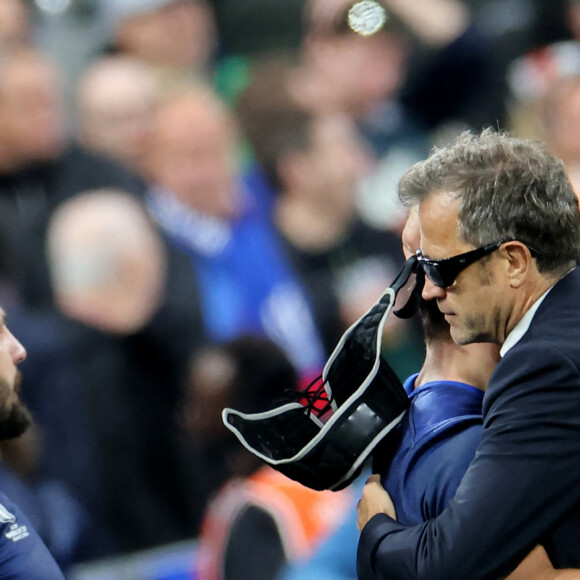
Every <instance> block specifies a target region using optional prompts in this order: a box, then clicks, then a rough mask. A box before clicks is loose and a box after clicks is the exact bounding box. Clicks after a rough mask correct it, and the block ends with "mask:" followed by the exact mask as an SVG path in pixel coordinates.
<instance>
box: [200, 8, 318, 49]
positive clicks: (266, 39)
mask: <svg viewBox="0 0 580 580" xmlns="http://www.w3.org/2000/svg"><path fill="white" fill-rule="evenodd" d="M305 1H306V0H284V2H271V1H270V0H244V2H240V1H239V0H209V2H210V3H211V4H212V5H213V7H214V10H215V14H216V20H217V24H218V30H219V36H220V47H221V53H222V54H223V55H226V56H231V55H238V56H239V55H242V56H243V57H244V58H248V59H250V60H253V59H254V58H259V57H261V56H264V55H265V54H268V53H270V52H272V51H278V50H297V49H298V47H299V46H300V41H301V39H302V12H303V8H304V4H305Z"/></svg>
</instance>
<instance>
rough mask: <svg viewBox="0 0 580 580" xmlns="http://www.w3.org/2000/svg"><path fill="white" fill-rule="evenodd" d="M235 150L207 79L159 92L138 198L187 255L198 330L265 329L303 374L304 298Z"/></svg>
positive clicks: (234, 137) (310, 346)
mask: <svg viewBox="0 0 580 580" xmlns="http://www.w3.org/2000/svg"><path fill="white" fill-rule="evenodd" d="M238 153H239V151H238V133H237V129H236V125H235V122H234V118H233V116H232V115H231V114H230V113H229V111H228V110H227V109H226V108H225V107H224V106H223V104H221V102H220V101H219V100H218V99H217V97H216V96H215V94H214V93H213V92H212V91H211V90H210V89H207V88H203V87H201V86H198V87H193V88H191V89H190V90H187V91H184V92H183V93H180V94H176V95H174V96H172V97H170V98H168V100H167V101H166V102H164V103H163V104H162V105H161V107H160V110H159V113H158V115H157V118H156V120H155V123H154V128H153V133H152V139H151V150H150V156H149V162H150V166H149V167H150V169H149V174H150V175H151V176H152V179H153V181H154V183H155V185H154V187H153V188H152V189H151V190H150V192H149V195H148V206H149V209H150V211H151V213H152V215H153V216H154V218H155V219H156V220H157V222H158V223H159V225H160V226H161V228H162V230H163V231H164V232H165V234H166V235H167V237H168V238H169V239H170V241H171V242H172V243H173V244H174V245H175V246H177V247H179V248H181V249H182V250H183V251H184V252H185V253H186V254H187V255H188V256H189V259H190V261H191V268H192V271H193V272H194V274H195V279H196V281H197V289H198V291H199V295H200V297H201V304H202V312H203V322H204V326H205V330H206V336H207V337H208V338H209V339H211V340H225V339H229V338H234V337H235V336H237V335H239V334H241V333H245V332H251V333H256V334H262V335H267V336H269V337H270V338H272V339H273V340H275V341H276V342H277V343H278V344H280V345H281V346H282V347H283V348H284V349H285V351H286V352H287V353H288V355H289V356H290V358H291V360H292V362H293V363H294V364H295V365H296V367H297V368H298V369H299V371H300V373H301V374H302V375H303V376H304V377H305V378H307V377H310V378H313V376H314V375H316V374H317V373H318V372H319V371H320V369H321V368H322V365H323V363H324V352H323V348H322V345H321V343H320V340H319V337H318V333H317V329H316V327H315V325H314V321H313V318H312V314H311V311H310V308H309V304H308V302H307V298H306V296H305V293H304V291H303V289H302V287H301V285H300V282H299V280H298V278H297V277H296V275H295V273H294V272H293V271H292V268H291V266H290V265H289V263H287V260H286V259H285V256H284V254H283V252H282V250H281V248H280V246H279V243H278V238H277V236H276V234H275V232H274V231H273V229H272V227H271V223H270V221H269V216H268V215H267V214H266V212H265V210H264V207H263V206H262V205H261V203H260V199H259V196H257V195H256V192H255V191H253V190H250V189H249V188H248V187H247V186H246V185H245V184H244V183H243V180H242V179H241V178H240V172H239V156H238Z"/></svg>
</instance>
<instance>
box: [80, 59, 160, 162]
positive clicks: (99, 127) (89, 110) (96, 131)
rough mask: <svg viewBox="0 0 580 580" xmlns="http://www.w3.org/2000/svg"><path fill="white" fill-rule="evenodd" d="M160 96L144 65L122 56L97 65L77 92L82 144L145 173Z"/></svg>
mask: <svg viewBox="0 0 580 580" xmlns="http://www.w3.org/2000/svg"><path fill="white" fill-rule="evenodd" d="M159 92H160V88H159V86H158V79H157V77H156V76H155V74H154V72H153V70H152V69H151V68H150V67H149V66H148V65H147V64H145V63H143V62H141V61H138V60H135V59H133V58H129V57H123V56H110V57H104V58H100V59H98V60H96V61H95V62H93V63H92V64H91V65H90V66H89V67H88V68H87V70H86V71H85V72H84V75H83V77H82V78H81V80H80V83H79V87H78V93H77V108H78V137H79V140H80V142H81V143H82V144H83V145H84V146H85V147H86V148H87V149H88V150H91V151H94V152H96V153H99V154H102V155H108V156H110V157H113V158H114V159H117V160H118V161H119V162H121V163H123V164H125V165H127V166H128V167H130V168H132V169H134V170H135V171H137V172H140V173H143V171H144V170H145V160H144V156H145V150H146V140H147V138H148V135H149V130H150V127H151V121H152V119H153V115H154V113H155V107H156V106H157V101H158V98H159Z"/></svg>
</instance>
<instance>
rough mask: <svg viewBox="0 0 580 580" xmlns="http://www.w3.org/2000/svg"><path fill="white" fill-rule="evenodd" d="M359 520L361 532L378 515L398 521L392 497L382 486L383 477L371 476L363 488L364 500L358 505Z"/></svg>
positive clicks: (358, 524)
mask: <svg viewBox="0 0 580 580" xmlns="http://www.w3.org/2000/svg"><path fill="white" fill-rule="evenodd" d="M357 510H358V519H357V527H358V529H359V530H361V531H362V529H363V528H364V527H365V525H366V523H367V522H368V521H369V520H370V519H371V518H372V517H373V516H374V515H376V514H380V513H383V514H387V515H388V516H390V517H391V518H393V519H396V517H397V512H396V511H395V506H394V505H393V501H392V500H391V496H390V495H389V494H388V493H387V491H386V489H385V488H384V487H383V486H382V485H381V476H380V475H378V474H374V475H371V476H370V477H369V478H368V479H367V482H366V484H365V486H364V488H363V492H362V498H361V500H360V501H359V502H358V505H357Z"/></svg>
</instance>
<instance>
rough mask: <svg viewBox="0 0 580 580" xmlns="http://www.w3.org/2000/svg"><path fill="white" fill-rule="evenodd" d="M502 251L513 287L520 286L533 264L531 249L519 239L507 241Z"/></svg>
mask: <svg viewBox="0 0 580 580" xmlns="http://www.w3.org/2000/svg"><path fill="white" fill-rule="evenodd" d="M500 252H501V254H502V256H503V257H504V258H505V260H506V272H507V276H508V279H509V281H510V285H511V286H512V288H519V287H520V286H521V285H522V284H523V283H524V282H525V281H526V279H527V278H528V276H529V274H530V271H531V268H533V267H534V265H533V258H532V254H531V253H530V250H529V249H528V247H527V246H526V245H525V244H522V242H518V241H512V242H506V243H505V244H504V245H503V246H502V247H501V248H500Z"/></svg>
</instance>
